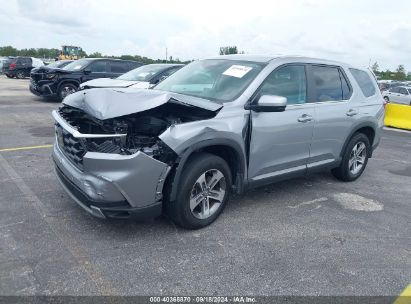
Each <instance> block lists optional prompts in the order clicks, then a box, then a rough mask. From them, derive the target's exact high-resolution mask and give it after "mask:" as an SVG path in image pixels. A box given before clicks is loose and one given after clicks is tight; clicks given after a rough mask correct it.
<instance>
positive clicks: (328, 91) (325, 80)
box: [312, 66, 348, 101]
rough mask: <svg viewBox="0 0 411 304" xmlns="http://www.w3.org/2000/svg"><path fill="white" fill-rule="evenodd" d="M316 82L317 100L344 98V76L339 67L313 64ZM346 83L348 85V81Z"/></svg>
mask: <svg viewBox="0 0 411 304" xmlns="http://www.w3.org/2000/svg"><path fill="white" fill-rule="evenodd" d="M312 71H313V77H314V84H315V101H338V100H344V94H343V83H342V81H341V78H340V75H341V76H342V74H341V72H340V70H339V68H337V67H329V66H313V67H312ZM345 85H347V86H348V84H347V83H345Z"/></svg>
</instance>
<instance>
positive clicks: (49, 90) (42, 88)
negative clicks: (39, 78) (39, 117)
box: [29, 82, 57, 97]
mask: <svg viewBox="0 0 411 304" xmlns="http://www.w3.org/2000/svg"><path fill="white" fill-rule="evenodd" d="M29 89H30V92H31V93H33V94H34V95H37V96H43V97H55V96H57V94H56V92H54V91H53V87H52V86H50V85H49V84H44V85H41V84H36V83H34V82H30V86H29Z"/></svg>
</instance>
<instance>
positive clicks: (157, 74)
mask: <svg viewBox="0 0 411 304" xmlns="http://www.w3.org/2000/svg"><path fill="white" fill-rule="evenodd" d="M183 66H184V65H183V64H147V65H143V66H141V67H139V68H136V69H134V70H131V71H129V72H127V73H125V74H123V75H121V76H119V77H117V78H113V79H112V78H98V79H93V80H90V81H87V82H83V83H82V84H81V85H80V90H84V89H93V88H128V87H133V88H138V89H149V88H151V87H153V86H155V85H156V84H157V83H159V82H161V81H162V80H164V79H166V78H167V77H168V76H170V75H171V74H174V72H176V71H178V70H179V69H181V68H182V67H183Z"/></svg>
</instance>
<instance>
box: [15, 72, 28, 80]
mask: <svg viewBox="0 0 411 304" xmlns="http://www.w3.org/2000/svg"><path fill="white" fill-rule="evenodd" d="M16 78H17V79H24V78H26V75H25V74H24V72H23V71H17V73H16Z"/></svg>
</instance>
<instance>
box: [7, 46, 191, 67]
mask: <svg viewBox="0 0 411 304" xmlns="http://www.w3.org/2000/svg"><path fill="white" fill-rule="evenodd" d="M59 54H60V50H59V49H55V48H51V49H48V48H37V49H35V48H29V49H20V50H19V49H16V48H14V47H12V46H1V47H0V56H27V57H36V58H43V59H46V58H47V59H55V58H58V56H59ZM80 57H85V58H115V59H123V60H135V61H138V62H141V63H144V64H149V63H165V62H167V63H188V62H190V61H183V62H182V61H180V59H178V58H176V59H174V58H173V56H170V57H169V58H168V59H167V60H165V59H151V58H148V57H145V56H140V55H121V56H106V55H103V54H101V53H100V52H94V53H91V54H87V53H86V52H84V51H83V50H80Z"/></svg>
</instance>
